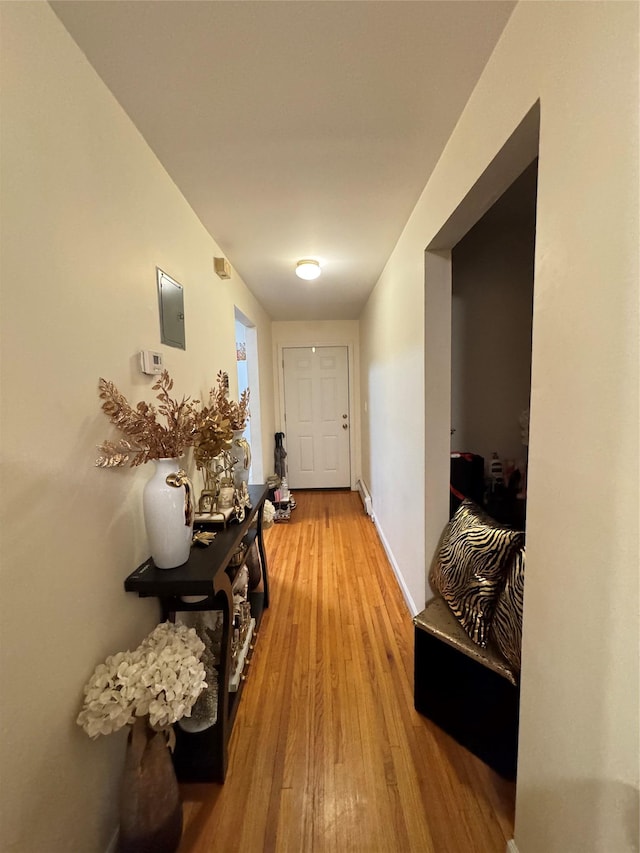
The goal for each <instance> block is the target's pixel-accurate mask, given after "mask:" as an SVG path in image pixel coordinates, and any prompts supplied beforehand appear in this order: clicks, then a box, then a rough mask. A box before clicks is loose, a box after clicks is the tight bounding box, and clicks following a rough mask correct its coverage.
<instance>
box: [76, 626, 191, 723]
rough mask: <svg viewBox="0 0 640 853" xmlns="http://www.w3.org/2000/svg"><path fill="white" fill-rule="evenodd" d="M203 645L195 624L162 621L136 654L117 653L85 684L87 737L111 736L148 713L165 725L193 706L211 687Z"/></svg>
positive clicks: (83, 713) (81, 717)
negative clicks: (202, 658)
mask: <svg viewBox="0 0 640 853" xmlns="http://www.w3.org/2000/svg"><path fill="white" fill-rule="evenodd" d="M203 651H204V643H203V642H202V640H201V639H200V638H199V637H198V635H197V633H196V631H195V629H194V628H188V627H187V626H186V625H175V624H174V623H172V622H163V623H161V624H160V625H157V626H156V627H155V628H154V630H153V631H152V632H151V633H150V634H149V635H148V636H147V637H145V638H144V640H143V641H142V642H141V643H140V645H139V646H138V648H137V649H135V650H134V651H133V652H131V651H126V652H118V653H117V654H115V655H110V656H109V657H108V658H107V659H106V661H105V662H104V663H103V664H99V665H98V666H97V667H96V669H95V670H94V672H93V675H92V676H91V678H90V679H89V681H88V682H87V684H86V686H85V688H84V704H83V707H82V710H81V711H80V713H79V715H78V718H77V723H78V725H80V726H82V728H83V729H84V730H85V731H86V732H87V734H88V735H89V737H92V738H96V737H98V736H99V735H101V734H110V733H111V732H115V731H118V729H121V728H123V726H126V725H131V724H132V723H133V722H134V719H135V717H141V716H146V715H148V716H149V722H150V725H151V726H152V728H154V729H166V728H168V727H170V726H171V725H173V723H176V722H177V721H178V720H179V719H181V718H182V717H184V716H189V715H190V714H191V709H192V707H193V705H194V703H195V701H196V699H197V698H198V696H199V695H200V693H201V692H202V691H203V690H204V689H205V687H206V686H207V682H206V677H205V668H204V664H203V663H202V662H201V661H200V657H201V655H202V652H203Z"/></svg>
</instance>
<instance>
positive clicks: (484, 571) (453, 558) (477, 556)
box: [429, 499, 523, 648]
mask: <svg viewBox="0 0 640 853" xmlns="http://www.w3.org/2000/svg"><path fill="white" fill-rule="evenodd" d="M522 544H523V534H522V533H519V532H517V531H515V530H510V529H509V528H507V527H506V526H505V525H503V524H499V523H498V522H497V521H494V520H493V519H492V518H490V517H489V516H488V515H487V514H486V513H485V512H483V511H482V510H481V509H480V507H479V506H477V505H476V504H474V503H473V501H470V500H469V499H467V500H464V501H463V502H462V503H461V504H460V506H459V507H458V509H457V510H456V513H455V515H454V516H453V518H452V519H451V521H450V522H449V524H448V525H447V526H446V527H445V530H444V534H443V537H442V540H441V542H440V548H439V550H438V553H437V555H436V559H435V560H434V562H433V565H432V567H431V572H430V573H429V580H430V581H431V584H432V586H433V587H434V588H435V589H436V590H437V591H438V592H439V593H440V594H441V595H442V597H443V598H444V599H445V601H446V602H447V604H448V605H449V607H450V608H451V610H452V611H453V612H454V614H455V615H456V617H457V618H458V620H459V622H460V624H461V625H462V627H463V628H464V630H465V631H466V632H467V634H468V635H469V636H470V637H471V639H472V640H473V641H474V643H477V644H478V645H479V646H482V647H483V648H485V647H486V645H487V641H488V639H489V628H490V627H491V618H492V616H493V611H494V608H495V605H496V601H497V598H498V595H499V594H500V591H501V589H502V586H503V584H504V578H505V572H506V570H507V567H508V565H509V559H510V557H511V555H512V554H513V552H514V551H515V550H516V549H517V548H519V547H520V546H521V545H522Z"/></svg>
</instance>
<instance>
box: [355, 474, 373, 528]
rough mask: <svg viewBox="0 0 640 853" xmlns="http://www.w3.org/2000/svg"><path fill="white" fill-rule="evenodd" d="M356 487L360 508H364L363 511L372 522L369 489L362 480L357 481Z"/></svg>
mask: <svg viewBox="0 0 640 853" xmlns="http://www.w3.org/2000/svg"><path fill="white" fill-rule="evenodd" d="M357 486H358V492H359V493H360V497H361V499H362V506H363V507H364V511H365V512H366V513H367V515H368V516H369V518H370V519H371V520H372V521H373V504H372V503H371V495H370V494H369V489H368V488H367V487H366V485H365V484H364V483H363V482H362V480H358V483H357Z"/></svg>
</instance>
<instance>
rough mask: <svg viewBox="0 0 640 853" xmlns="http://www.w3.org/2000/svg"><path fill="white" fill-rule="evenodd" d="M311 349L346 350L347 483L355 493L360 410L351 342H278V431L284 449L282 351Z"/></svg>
mask: <svg viewBox="0 0 640 853" xmlns="http://www.w3.org/2000/svg"><path fill="white" fill-rule="evenodd" d="M311 347H345V348H346V350H347V379H348V382H349V423H350V424H351V429H350V430H349V459H350V468H351V470H350V472H349V482H350V484H351V490H352V491H355V489H356V483H357V481H358V477H359V476H360V474H359V471H360V455H359V453H360V417H359V413H360V410H359V408H358V406H356V397H357V396H359V390H358V389H359V387H360V386H359V383H358V382H357V381H356V379H357V371H356V363H355V359H356V348H355V345H354V343H353V342H352V341H336V340H335V339H334V340H328V341H327V340H324V339H321V340H312V341H304V342H303V341H300V340H292V341H291V342H280V343H278V345H277V351H276V359H277V369H276V376H277V377H278V416H279V419H280V431H281V432H284V434H285V440H284V444H285V449H286V446H287V439H286V434H287V431H286V429H285V419H284V350H286V349H294V348H295V349H310V348H311Z"/></svg>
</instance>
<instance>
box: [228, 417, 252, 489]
mask: <svg viewBox="0 0 640 853" xmlns="http://www.w3.org/2000/svg"><path fill="white" fill-rule="evenodd" d="M231 455H232V456H234V457H235V459H236V462H235V463H234V466H233V482H234V484H235V486H236V488H237V489H240V488H241V487H242V485H243V484H244V485H247V484H248V482H249V469H250V468H251V447H250V446H249V442H248V441H247V439H246V438H245V437H244V429H236V430H234V432H233V438H232V440H231Z"/></svg>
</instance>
